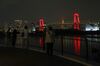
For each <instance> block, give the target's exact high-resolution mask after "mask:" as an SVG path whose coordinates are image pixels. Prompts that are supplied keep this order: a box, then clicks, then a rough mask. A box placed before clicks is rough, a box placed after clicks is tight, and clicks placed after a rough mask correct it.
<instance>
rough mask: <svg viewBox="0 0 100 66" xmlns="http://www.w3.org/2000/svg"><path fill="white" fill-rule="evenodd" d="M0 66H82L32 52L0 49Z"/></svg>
mask: <svg viewBox="0 0 100 66" xmlns="http://www.w3.org/2000/svg"><path fill="white" fill-rule="evenodd" d="M0 66H84V65H82V64H79V63H76V62H72V61H70V60H66V59H63V58H60V57H57V56H48V55H47V54H45V53H41V52H36V51H33V50H26V49H17V48H3V47H0Z"/></svg>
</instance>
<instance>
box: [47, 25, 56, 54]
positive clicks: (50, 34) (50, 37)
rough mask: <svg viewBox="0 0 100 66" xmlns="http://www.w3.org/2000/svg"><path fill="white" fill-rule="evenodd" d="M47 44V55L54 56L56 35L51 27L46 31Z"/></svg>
mask: <svg viewBox="0 0 100 66" xmlns="http://www.w3.org/2000/svg"><path fill="white" fill-rule="evenodd" d="M45 44H46V46H47V47H46V48H47V54H48V55H53V44H54V33H53V29H52V27H51V26H49V27H48V28H47V30H46V36H45Z"/></svg>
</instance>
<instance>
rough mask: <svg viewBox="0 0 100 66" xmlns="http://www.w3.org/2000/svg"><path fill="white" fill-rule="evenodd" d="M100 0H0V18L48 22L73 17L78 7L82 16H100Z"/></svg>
mask: <svg viewBox="0 0 100 66" xmlns="http://www.w3.org/2000/svg"><path fill="white" fill-rule="evenodd" d="M99 6H100V0H0V20H1V21H5V20H6V21H7V20H14V19H25V20H34V19H38V18H40V17H44V18H45V19H46V20H47V21H48V22H54V21H57V20H58V18H60V17H63V16H64V17H66V18H71V17H72V14H73V12H74V10H75V8H77V10H78V12H79V13H80V16H81V18H97V17H100V7H99Z"/></svg>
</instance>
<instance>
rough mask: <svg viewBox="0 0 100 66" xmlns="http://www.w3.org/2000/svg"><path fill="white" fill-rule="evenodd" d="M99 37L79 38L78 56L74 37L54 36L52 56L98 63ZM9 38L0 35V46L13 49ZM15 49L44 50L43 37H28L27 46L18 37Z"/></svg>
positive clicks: (99, 53) (21, 38)
mask: <svg viewBox="0 0 100 66" xmlns="http://www.w3.org/2000/svg"><path fill="white" fill-rule="evenodd" d="M98 36H99V35H93V34H92V35H91V34H87V35H84V36H83V35H82V36H80V38H81V39H80V42H81V43H80V47H79V48H80V49H79V51H80V52H79V55H77V53H76V52H75V45H74V40H75V38H74V36H73V35H56V36H55V43H54V46H53V51H54V54H56V55H62V56H68V55H69V56H71V57H73V58H76V57H79V58H83V59H84V60H87V61H90V60H92V61H94V62H97V63H99V62H100V57H99V56H100V37H98ZM12 40H13V39H12V38H11V36H7V34H6V33H2V32H1V33H0V46H4V47H13V46H12ZM16 41H17V42H16V45H15V48H26V49H30V48H31V49H37V50H42V51H45V50H46V45H45V44H44V38H43V36H35V35H33V34H31V35H29V37H28V43H27V45H24V44H23V42H24V41H23V37H21V36H19V37H17V40H16Z"/></svg>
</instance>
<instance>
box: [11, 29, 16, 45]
mask: <svg viewBox="0 0 100 66" xmlns="http://www.w3.org/2000/svg"><path fill="white" fill-rule="evenodd" d="M16 38H17V30H16V29H14V30H13V32H12V46H13V47H15V45H16Z"/></svg>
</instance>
